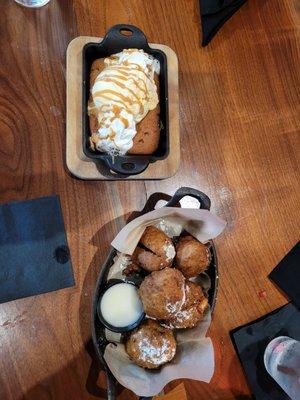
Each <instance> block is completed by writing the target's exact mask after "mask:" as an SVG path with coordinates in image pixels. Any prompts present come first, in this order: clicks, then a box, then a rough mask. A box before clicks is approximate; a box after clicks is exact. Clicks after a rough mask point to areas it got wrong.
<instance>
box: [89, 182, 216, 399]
mask: <svg viewBox="0 0 300 400" xmlns="http://www.w3.org/2000/svg"><path fill="white" fill-rule="evenodd" d="M162 196H163V195H162ZM185 196H191V197H194V198H195V199H197V200H198V201H199V203H200V206H199V207H200V208H202V209H204V210H209V209H210V199H209V197H208V196H207V195H206V194H204V193H202V192H200V191H198V190H196V189H192V188H188V187H182V188H180V189H178V190H177V192H176V193H175V194H174V195H173V197H171V198H170V200H169V201H168V202H167V203H166V207H176V206H178V205H179V206H180V204H179V202H180V200H181V199H182V198H183V197H185ZM164 197H165V196H164ZM158 200H159V199H158ZM158 200H157V201H158ZM149 201H150V199H148V201H147V203H146V206H145V207H144V210H145V211H144V210H143V212H142V214H144V213H145V212H149V211H152V210H153V209H154V206H155V204H154V205H153V204H152V205H151V207H150V208H148V209H147V204H148V203H149ZM210 249H211V255H212V260H211V264H210V266H209V268H208V270H207V271H206V273H207V275H209V277H210V280H211V288H210V289H209V291H208V301H209V304H210V307H211V312H213V310H214V307H215V303H216V298H217V290H218V261H217V255H216V250H215V247H214V244H213V243H212V242H211V248H210ZM116 254H117V251H116V250H115V249H114V248H113V247H112V248H111V250H110V252H109V254H108V257H107V259H106V261H105V262H104V264H103V266H102V268H101V270H100V273H99V277H98V280H97V283H96V288H95V293H94V297H93V304H92V327H91V328H92V339H93V343H94V347H95V350H96V354H97V357H98V359H99V362H100V363H101V366H102V367H103V368H104V371H105V372H106V377H107V399H108V400H115V398H116V385H117V382H116V379H115V378H114V376H113V375H112V373H111V372H110V370H109V368H108V366H107V364H106V362H105V360H104V357H103V355H104V350H105V347H106V345H107V343H108V342H107V340H106V338H105V331H104V329H105V327H104V325H102V323H101V322H100V320H99V318H98V314H97V304H98V299H99V296H100V294H101V293H102V291H103V289H104V288H105V286H106V277H107V274H108V272H109V269H110V267H111V266H112V265H113V259H114V257H115V256H116ZM142 399H144V400H146V398H145V397H141V398H140V400H142ZM147 399H149V400H150V399H151V398H149V397H147Z"/></svg>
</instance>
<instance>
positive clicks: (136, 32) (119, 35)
mask: <svg viewBox="0 0 300 400" xmlns="http://www.w3.org/2000/svg"><path fill="white" fill-rule="evenodd" d="M101 46H102V48H105V49H107V50H109V49H114V53H117V52H119V51H122V50H124V49H129V48H131V49H132V48H136V49H144V50H146V49H147V48H149V45H148V41H147V38H146V36H145V35H144V33H143V32H142V31H141V30H140V29H139V28H137V27H136V26H134V25H127V24H118V25H114V26H112V27H111V28H110V29H109V31H108V32H107V33H106V35H105V37H104V39H103V41H102V42H101Z"/></svg>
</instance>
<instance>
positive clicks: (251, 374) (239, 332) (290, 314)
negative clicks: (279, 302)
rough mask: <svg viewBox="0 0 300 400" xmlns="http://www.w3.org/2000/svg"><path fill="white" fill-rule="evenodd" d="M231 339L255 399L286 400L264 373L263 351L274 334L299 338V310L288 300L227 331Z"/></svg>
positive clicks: (277, 386) (287, 398) (278, 388)
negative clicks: (259, 316) (286, 302)
mask: <svg viewBox="0 0 300 400" xmlns="http://www.w3.org/2000/svg"><path fill="white" fill-rule="evenodd" d="M230 336H231V339H232V341H233V344H234V346H235V349H236V351H237V353H238V356H239V358H240V361H241V363H242V365H243V368H244V370H245V373H246V376H247V379H248V382H249V384H250V387H251V389H252V392H253V394H254V396H255V399H257V400H289V399H290V398H289V396H288V395H287V394H285V392H284V391H283V390H282V389H281V387H280V386H279V385H278V384H277V383H276V382H275V381H274V379H273V378H272V377H271V376H270V375H269V374H268V372H267V371H266V369H265V366H264V361H263V358H264V351H265V348H266V346H267V345H268V343H269V342H270V341H271V340H272V339H274V338H275V337H277V336H289V337H291V338H293V339H296V340H300V311H299V310H298V308H296V307H295V306H294V305H293V304H292V303H289V304H287V305H285V306H283V307H281V308H279V309H277V310H275V311H273V312H271V313H270V314H267V315H265V316H264V317H262V318H259V319H257V320H256V321H253V322H250V323H249V324H247V325H244V326H242V327H239V328H236V329H234V330H232V331H231V332H230Z"/></svg>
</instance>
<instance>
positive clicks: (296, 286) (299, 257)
mask: <svg viewBox="0 0 300 400" xmlns="http://www.w3.org/2000/svg"><path fill="white" fill-rule="evenodd" d="M269 278H270V279H271V280H272V281H273V282H274V283H276V285H277V286H278V287H279V288H280V289H282V290H283V291H284V292H285V293H286V294H287V295H288V297H289V298H290V299H291V300H292V302H293V303H294V304H295V305H296V306H297V307H298V308H299V309H300V242H298V243H297V244H296V245H295V246H294V247H293V248H292V250H291V251H290V252H289V253H288V254H287V255H286V256H285V257H284V258H283V259H282V260H281V261H280V263H279V264H278V265H277V267H275V268H274V269H273V271H272V272H271V273H270V275H269ZM299 398H300V396H299Z"/></svg>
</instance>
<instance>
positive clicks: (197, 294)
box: [166, 281, 208, 329]
mask: <svg viewBox="0 0 300 400" xmlns="http://www.w3.org/2000/svg"><path fill="white" fill-rule="evenodd" d="M185 295H186V297H185V302H184V303H183V305H182V307H181V309H180V310H179V311H178V312H177V313H176V314H175V315H173V316H172V318H170V319H169V320H168V321H167V322H166V325H167V326H168V327H170V328H177V329H182V328H192V327H193V326H195V325H196V324H197V323H198V322H199V321H200V320H201V319H202V318H203V314H204V312H205V310H206V308H207V306H208V300H207V298H206V297H205V295H204V294H203V292H202V289H201V287H200V286H199V285H197V284H196V283H193V282H189V281H188V282H187V283H186V287H185Z"/></svg>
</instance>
